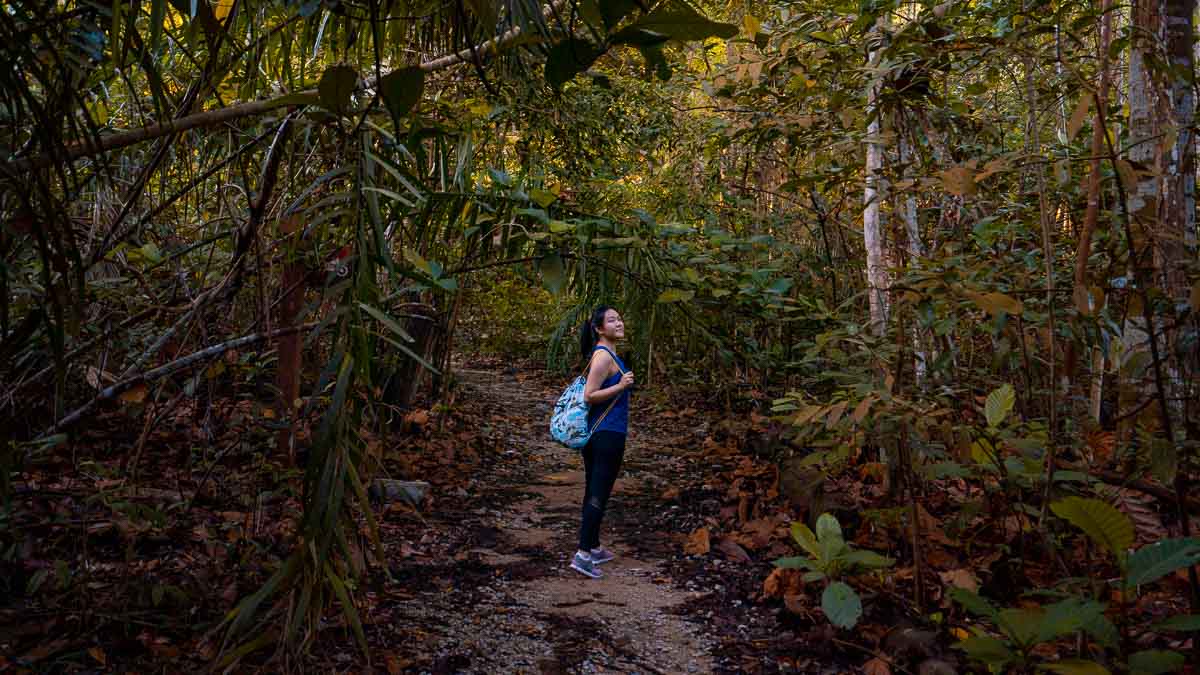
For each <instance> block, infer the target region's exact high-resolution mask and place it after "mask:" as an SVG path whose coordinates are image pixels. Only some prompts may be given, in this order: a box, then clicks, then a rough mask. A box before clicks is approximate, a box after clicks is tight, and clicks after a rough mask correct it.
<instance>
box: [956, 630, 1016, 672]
mask: <svg viewBox="0 0 1200 675" xmlns="http://www.w3.org/2000/svg"><path fill="white" fill-rule="evenodd" d="M954 646H955V647H958V648H959V649H961V650H963V651H964V652H966V653H967V656H969V657H971V658H972V659H974V660H976V661H980V662H982V663H984V664H987V665H988V666H992V667H993V668H996V669H999V668H1002V667H1003V666H1005V665H1006V664H1009V663H1012V662H1013V661H1015V660H1016V658H1017V654H1016V652H1014V651H1013V650H1012V649H1011V648H1009V646H1008V645H1007V644H1006V643H1005V642H1004V641H1003V640H1000V639H998V638H994V637H991V636H990V635H972V636H971V637H969V638H967V639H966V640H963V641H962V642H959V643H957V644H955V645H954Z"/></svg>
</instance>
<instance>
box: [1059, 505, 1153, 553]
mask: <svg viewBox="0 0 1200 675" xmlns="http://www.w3.org/2000/svg"><path fill="white" fill-rule="evenodd" d="M1050 509H1051V510H1052V511H1054V514H1055V515H1057V516H1058V517H1059V518H1062V519H1063V520H1066V521H1067V522H1069V523H1071V524H1072V525H1074V526H1076V527H1078V528H1079V529H1081V530H1083V531H1084V532H1086V533H1087V535H1088V536H1089V537H1091V538H1092V540H1093V541H1095V542H1096V543H1097V544H1099V545H1100V546H1101V547H1102V548H1104V549H1105V550H1107V551H1108V552H1109V553H1112V554H1113V555H1114V556H1116V558H1117V560H1118V561H1122V562H1123V561H1124V559H1125V555H1126V551H1127V550H1128V549H1129V547H1130V546H1133V521H1131V520H1130V519H1129V516H1126V515H1125V514H1124V513H1121V512H1120V511H1118V510H1117V509H1116V507H1114V506H1113V505H1112V504H1109V503H1108V502H1105V501H1101V500H1099V499H1090V498H1084V497H1067V498H1066V499H1063V500H1060V501H1057V502H1054V503H1052V504H1051V505H1050Z"/></svg>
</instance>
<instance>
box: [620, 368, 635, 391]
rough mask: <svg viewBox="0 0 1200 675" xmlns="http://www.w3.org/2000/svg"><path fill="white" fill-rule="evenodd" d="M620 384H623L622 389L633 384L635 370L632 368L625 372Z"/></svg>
mask: <svg viewBox="0 0 1200 675" xmlns="http://www.w3.org/2000/svg"><path fill="white" fill-rule="evenodd" d="M620 384H621V390H622V391H624V390H626V389H628V388H630V387H632V386H633V371H632V370H627V371H625V374H624V375H622V376H621V383H620Z"/></svg>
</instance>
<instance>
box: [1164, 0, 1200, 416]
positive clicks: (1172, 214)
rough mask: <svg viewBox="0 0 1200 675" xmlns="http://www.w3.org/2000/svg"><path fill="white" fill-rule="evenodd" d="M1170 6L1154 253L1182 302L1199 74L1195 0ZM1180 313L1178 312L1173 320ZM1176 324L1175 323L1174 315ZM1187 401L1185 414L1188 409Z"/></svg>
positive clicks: (1180, 367)
mask: <svg viewBox="0 0 1200 675" xmlns="http://www.w3.org/2000/svg"><path fill="white" fill-rule="evenodd" d="M1163 5H1164V9H1165V12H1164V19H1165V21H1164V23H1165V25H1164V26H1163V38H1164V40H1163V41H1164V44H1165V47H1166V57H1167V58H1166V60H1167V62H1168V63H1170V64H1171V68H1172V70H1171V72H1170V73H1169V74H1167V75H1166V81H1165V82H1164V87H1163V88H1164V90H1165V94H1166V96H1165V101H1164V103H1165V104H1166V107H1167V110H1166V113H1167V120H1168V121H1167V124H1166V125H1165V128H1166V134H1167V135H1166V138H1164V139H1163V144H1164V146H1165V147H1164V149H1163V155H1162V176H1163V181H1164V184H1163V190H1162V193H1161V197H1160V200H1159V210H1158V228H1157V231H1156V233H1155V234H1156V236H1155V247H1154V253H1155V256H1156V260H1155V263H1156V267H1157V268H1158V271H1159V277H1160V283H1161V284H1162V288H1163V290H1164V291H1166V293H1167V295H1168V297H1170V298H1172V299H1173V300H1175V303H1176V306H1179V305H1181V304H1185V303H1187V302H1188V301H1189V296H1190V291H1191V288H1190V285H1189V283H1188V274H1187V267H1188V262H1189V261H1190V260H1194V259H1195V256H1196V154H1195V142H1194V135H1195V134H1194V132H1193V131H1192V124H1193V121H1194V117H1195V113H1196V99H1195V94H1194V90H1193V88H1192V83H1191V81H1190V79H1189V77H1187V76H1186V75H1184V74H1185V73H1187V74H1192V73H1195V54H1194V52H1193V51H1192V42H1193V41H1192V30H1193V16H1194V12H1195V10H1196V1H1195V0H1166V2H1164V3H1163ZM1173 318H1174V315H1173V316H1172V319H1173ZM1170 323H1172V324H1174V323H1175V322H1174V320H1172V321H1171V322H1170ZM1179 337H1180V336H1179V335H1178V331H1177V330H1175V329H1172V330H1171V331H1169V332H1168V333H1167V335H1166V338H1167V340H1166V344H1167V346H1168V349H1169V350H1170V351H1169V356H1168V359H1167V366H1168V371H1169V373H1170V376H1171V377H1170V381H1171V391H1170V395H1171V397H1172V398H1173V399H1174V400H1179V401H1189V400H1191V398H1192V397H1191V396H1189V394H1190V393H1192V392H1191V391H1189V390H1193V389H1194V383H1192V382H1191V381H1192V380H1193V379H1194V378H1192V377H1189V374H1191V373H1194V372H1195V370H1194V369H1193V368H1192V366H1193V365H1194V364H1193V363H1192V361H1193V360H1194V359H1190V358H1186V357H1182V358H1181V355H1180V350H1178V349H1175V348H1174V345H1175V343H1176V341H1177V340H1178V339H1179ZM1183 407H1184V406H1183V405H1182V404H1181V405H1180V406H1179V410H1178V412H1179V413H1181V414H1182V413H1183Z"/></svg>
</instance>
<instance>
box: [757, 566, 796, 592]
mask: <svg viewBox="0 0 1200 675" xmlns="http://www.w3.org/2000/svg"><path fill="white" fill-rule="evenodd" d="M803 592H804V579H803V575H802V574H801V573H800V570H797V569H786V568H783V567H776V568H775V569H773V570H771V573H770V574H769V575H767V578H766V580H765V581H763V587H762V599H764V600H765V599H767V598H782V597H786V596H789V595H799V594H801V593H803Z"/></svg>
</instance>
